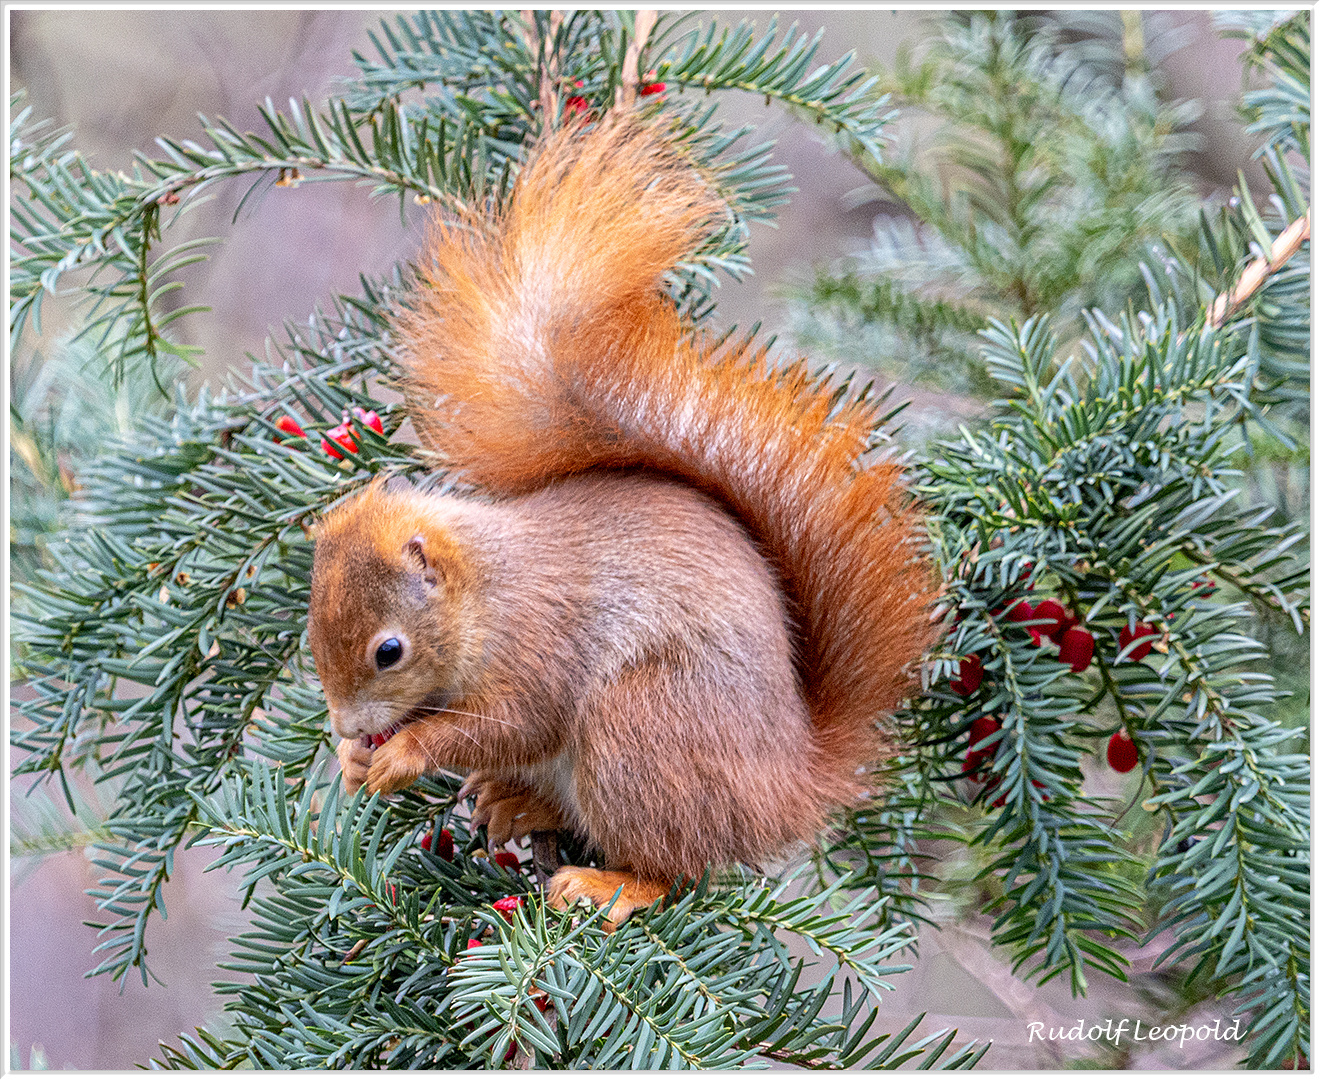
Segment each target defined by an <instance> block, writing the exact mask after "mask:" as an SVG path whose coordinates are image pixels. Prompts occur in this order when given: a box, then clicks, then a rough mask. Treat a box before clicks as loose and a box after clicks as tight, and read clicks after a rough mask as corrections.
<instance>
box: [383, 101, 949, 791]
mask: <svg viewBox="0 0 1320 1080" xmlns="http://www.w3.org/2000/svg"><path fill="white" fill-rule="evenodd" d="M724 213H725V208H724V206H723V204H722V203H721V201H720V199H719V198H718V196H717V195H716V194H715V193H714V191H713V189H712V188H711V186H710V185H709V184H708V183H707V182H706V180H705V179H704V178H703V177H702V175H701V174H700V172H699V171H698V170H697V169H696V168H694V167H693V166H692V165H691V164H690V163H688V162H687V161H685V160H684V159H683V158H682V157H681V156H680V155H679V154H678V153H677V152H676V151H675V150H674V149H673V148H672V147H670V146H669V145H667V144H666V143H665V142H664V141H663V139H662V138H661V137H659V136H657V135H656V134H654V133H653V132H651V131H649V130H648V129H646V128H644V127H642V126H640V125H638V124H637V123H636V122H635V121H631V120H627V119H623V120H606V121H603V122H601V123H600V124H597V125H596V126H595V127H594V128H592V129H590V130H587V131H585V132H584V131H582V130H580V129H569V130H565V131H561V132H558V133H556V134H555V135H553V136H551V137H550V138H549V140H548V141H547V142H546V143H545V144H544V145H543V146H542V147H541V148H540V150H539V152H538V153H537V155H536V157H535V158H534V159H533V160H532V162H531V163H530V164H529V165H528V166H527V167H526V168H525V169H524V170H523V172H522V174H521V175H520V177H519V179H518V181H517V184H516V186H515V189H514V191H513V193H512V196H511V199H510V202H509V205H508V206H507V208H505V209H504V210H502V211H500V212H491V213H485V212H473V213H469V214H467V215H464V216H462V217H461V218H459V219H457V220H452V219H451V220H449V221H445V222H442V223H440V224H439V225H438V226H437V228H436V230H435V236H434V239H433V242H432V244H431V247H430V250H429V252H428V257H427V258H426V259H425V260H424V262H423V265H422V270H421V277H422V281H421V287H420V288H419V289H418V290H417V294H416V296H415V298H414V300H413V303H412V306H411V307H410V308H409V310H408V311H406V312H404V313H403V314H402V315H401V316H400V317H399V319H398V321H397V327H398V331H399V338H400V352H401V355H402V358H403V362H404V365H405V367H406V369H407V371H408V374H409V397H410V406H411V411H412V416H413V419H414V423H415V425H416V426H417V429H418V431H419V434H420V435H421V438H422V440H423V442H424V443H426V444H427V445H428V446H429V447H430V448H432V449H433V450H435V451H437V452H438V453H439V454H440V455H441V456H442V457H443V458H444V459H445V460H446V461H447V462H448V463H449V464H450V465H451V466H452V467H453V468H454V469H455V470H456V471H457V472H458V473H459V475H461V476H462V477H463V478H464V479H465V480H467V481H470V482H472V483H473V484H476V485H478V486H480V487H482V488H484V489H486V490H488V491H491V492H494V493H497V494H506V495H507V494H519V493H525V492H529V491H533V490H536V489H537V488H539V487H541V486H543V485H545V484H547V483H549V482H551V481H553V480H555V479H556V478H558V477H564V476H569V475H572V474H575V473H580V472H583V471H585V470H588V469H602V468H603V469H646V470H653V471H655V472H658V473H661V474H664V475H667V476H670V477H673V478H677V479H679V480H681V481H683V482H685V483H687V484H690V485H692V486H694V487H695V488H697V489H698V490H700V491H702V492H705V493H706V494H708V495H711V496H713V497H714V498H715V499H717V500H718V501H719V502H720V503H721V504H722V505H723V506H725V507H726V508H727V509H728V511H729V512H730V513H732V514H733V515H734V516H735V517H736V518H737V519H738V520H739V521H740V522H741V523H742V525H743V526H744V527H745V528H746V529H747V530H748V532H749V533H750V534H751V536H752V537H753V538H754V540H755V542H756V544H757V545H758V547H759V549H760V550H761V551H762V552H763V553H764V555H765V557H766V558H767V560H768V561H769V562H770V564H771V565H772V567H773V570H774V572H775V574H776V575H777V577H778V580H779V582H780V585H781V587H782V589H783V591H784V594H785V597H786V599H787V604H788V610H789V613H790V616H791V618H792V620H793V622H794V624H795V627H796V642H795V646H796V651H797V666H798V674H799V678H800V685H801V688H802V693H803V696H804V698H805V700H806V702H807V705H808V708H809V711H810V715H811V718H812V723H813V726H814V731H815V742H816V745H815V747H814V748H813V749H814V754H813V759H814V760H815V761H816V762H817V769H818V772H819V773H820V777H819V779H820V784H821V787H822V790H826V791H827V793H828V797H829V798H830V799H832V800H833V801H835V802H837V803H842V802H846V801H847V800H849V799H851V798H852V797H854V796H855V795H856V794H857V793H858V791H859V790H860V789H861V786H862V784H863V782H864V780H863V778H862V777H860V776H859V774H858V770H859V769H860V768H861V767H862V766H865V765H867V764H869V763H872V762H875V761H877V760H878V759H879V758H880V757H881V756H882V754H883V753H884V750H885V747H884V742H883V738H882V736H881V734H880V730H879V728H878V726H877V721H878V720H879V718H880V717H881V715H882V714H883V713H885V712H886V711H888V710H891V709H893V708H894V707H895V706H896V705H897V704H898V702H899V700H900V699H901V698H902V696H903V695H904V694H905V692H906V691H907V689H908V688H909V687H910V685H911V680H912V677H913V674H914V672H913V671H912V668H913V667H914V666H915V661H916V660H917V659H918V658H919V656H920V655H921V652H922V650H923V648H924V647H925V645H926V644H927V642H928V641H929V639H930V633H931V631H930V626H929V620H928V618H927V608H928V606H929V603H930V600H931V598H932V588H933V580H932V575H931V573H930V569H929V566H928V564H927V562H926V561H925V559H924V558H923V556H922V554H921V544H920V537H919V533H920V522H919V518H918V516H917V513H916V511H915V509H914V507H913V504H912V501H911V499H910V497H909V495H908V493H907V491H906V489H905V487H904V484H903V478H902V470H901V468H900V466H899V465H898V464H897V463H896V462H894V461H892V460H876V459H874V455H872V454H870V453H869V451H871V450H872V449H873V445H872V440H873V437H874V433H875V432H874V428H875V419H876V409H877V404H876V403H875V402H874V400H872V399H870V398H868V397H867V396H865V395H864V394H852V393H849V392H848V391H847V390H845V389H841V388H839V387H837V386H835V385H833V384H831V383H829V382H828V381H826V380H823V379H820V378H816V377H813V376H811V375H810V374H809V372H808V371H807V369H806V366H805V364H804V363H802V362H799V363H796V364H793V365H791V366H788V367H776V366H774V365H773V364H772V363H771V362H770V361H769V359H768V358H767V356H766V355H765V353H764V351H761V350H755V351H754V350H751V349H750V348H749V347H746V346H739V345H725V346H722V347H719V348H710V347H707V346H706V345H705V344H704V343H703V342H702V341H701V340H700V339H699V338H698V337H697V336H696V335H695V333H694V332H693V330H692V328H691V327H690V326H688V325H686V324H685V323H684V322H683V321H682V319H681V318H680V316H679V314H678V312H677V310H676V307H675V304H674V302H673V301H672V299H671V298H670V297H669V296H668V295H667V294H666V292H665V290H664V277H665V275H666V273H667V272H669V271H671V270H672V269H673V268H674V267H675V266H676V265H677V264H678V263H679V262H680V261H681V260H682V259H683V258H684V257H686V256H690V255H691V254H692V253H693V252H694V251H696V250H697V249H698V248H699V247H700V245H701V242H702V241H703V239H704V238H705V237H706V236H708V235H709V234H710V232H711V230H712V228H713V227H714V226H715V225H716V224H717V223H718V222H720V221H721V220H722V218H723V215H724Z"/></svg>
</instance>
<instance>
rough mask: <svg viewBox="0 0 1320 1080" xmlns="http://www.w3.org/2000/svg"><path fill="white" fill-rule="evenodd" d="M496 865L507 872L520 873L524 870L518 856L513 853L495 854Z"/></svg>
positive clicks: (501, 852)
mask: <svg viewBox="0 0 1320 1080" xmlns="http://www.w3.org/2000/svg"><path fill="white" fill-rule="evenodd" d="M495 865H496V866H502V867H504V869H505V870H509V871H512V872H513V873H515V874H516V873H518V872H519V871H520V870H521V869H522V863H520V862H519V861H518V856H517V855H515V854H514V853H513V852H512V851H497V852H496V853H495Z"/></svg>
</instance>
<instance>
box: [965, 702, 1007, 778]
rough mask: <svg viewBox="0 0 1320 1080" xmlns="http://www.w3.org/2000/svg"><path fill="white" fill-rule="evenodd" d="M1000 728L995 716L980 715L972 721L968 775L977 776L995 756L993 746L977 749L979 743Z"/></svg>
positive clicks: (968, 743) (968, 746)
mask: <svg viewBox="0 0 1320 1080" xmlns="http://www.w3.org/2000/svg"><path fill="white" fill-rule="evenodd" d="M998 730H999V720H998V719H997V718H996V717H993V716H978V717H977V718H976V719H975V720H973V721H972V730H971V732H970V734H969V735H968V737H967V769H966V772H967V775H969V776H975V775H977V774H978V773H981V772H984V766H985V763H986V762H987V761H990V760H992V759H993V758H994V756H995V748H994V747H993V746H986V747H982V748H981V749H979V750H978V749H977V746H978V744H980V743H983V742H985V740H986V739H988V738H990V736H991V735H993V734H994V733H995V732H996V731H998Z"/></svg>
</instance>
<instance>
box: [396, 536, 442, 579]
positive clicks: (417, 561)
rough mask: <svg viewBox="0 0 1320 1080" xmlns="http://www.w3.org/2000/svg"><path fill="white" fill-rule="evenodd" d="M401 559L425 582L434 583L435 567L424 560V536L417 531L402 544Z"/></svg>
mask: <svg viewBox="0 0 1320 1080" xmlns="http://www.w3.org/2000/svg"><path fill="white" fill-rule="evenodd" d="M403 560H404V562H405V563H407V564H408V566H409V567H410V568H411V569H412V571H413V573H415V574H421V575H422V577H423V579H424V580H425V581H426V583H427V584H428V585H430V586H433V587H434V585H435V568H434V567H432V566H431V564H430V563H428V562H427V561H426V537H424V536H423V535H422V534H421V533H418V534H417V535H416V536H414V537H413V538H412V539H411V540H409V541H408V542H407V543H406V544H404V545H403Z"/></svg>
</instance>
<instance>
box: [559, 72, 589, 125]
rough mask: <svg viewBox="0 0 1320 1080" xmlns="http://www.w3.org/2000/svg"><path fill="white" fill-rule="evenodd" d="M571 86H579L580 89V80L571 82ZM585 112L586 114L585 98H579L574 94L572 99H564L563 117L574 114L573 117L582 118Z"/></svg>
mask: <svg viewBox="0 0 1320 1080" xmlns="http://www.w3.org/2000/svg"><path fill="white" fill-rule="evenodd" d="M573 85H574V86H579V87H580V86H581V85H582V80H581V79H575V80H574V81H573ZM586 112H587V99H586V98H584V97H581V96H579V95H577V94H574V95H573V96H572V97H570V98H567V99H565V101H564V115H565V116H568V115H569V113H573V114H575V115H577V116H582V115H584V114H585V113H586Z"/></svg>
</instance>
